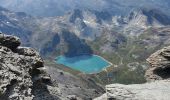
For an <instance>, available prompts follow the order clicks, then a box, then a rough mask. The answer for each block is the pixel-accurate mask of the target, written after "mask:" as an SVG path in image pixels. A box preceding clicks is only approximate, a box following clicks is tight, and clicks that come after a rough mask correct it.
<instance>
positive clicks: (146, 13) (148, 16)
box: [126, 8, 170, 26]
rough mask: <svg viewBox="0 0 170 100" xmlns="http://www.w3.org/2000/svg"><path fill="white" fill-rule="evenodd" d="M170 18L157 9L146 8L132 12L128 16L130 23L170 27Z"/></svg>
mask: <svg viewBox="0 0 170 100" xmlns="http://www.w3.org/2000/svg"><path fill="white" fill-rule="evenodd" d="M169 19H170V17H169V16H167V15H166V14H164V13H162V12H161V11H159V10H157V9H146V8H141V9H140V8H139V9H135V10H132V11H131V12H130V14H129V15H128V16H127V19H126V20H127V21H128V22H133V23H140V24H141V23H142V25H145V26H147V25H151V26H156V25H159V26H160V25H169V24H170V21H169Z"/></svg>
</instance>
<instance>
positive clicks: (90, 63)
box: [56, 55, 111, 74]
mask: <svg viewBox="0 0 170 100" xmlns="http://www.w3.org/2000/svg"><path fill="white" fill-rule="evenodd" d="M56 63H57V64H63V65H65V66H67V67H70V68H72V69H75V70H79V71H81V72H84V73H86V74H91V73H97V72H100V71H102V70H103V69H104V68H106V67H108V66H109V65H111V64H110V63H109V62H108V61H106V60H105V59H103V58H102V57H99V56H97V55H82V56H76V57H65V56H58V57H57V58H56Z"/></svg>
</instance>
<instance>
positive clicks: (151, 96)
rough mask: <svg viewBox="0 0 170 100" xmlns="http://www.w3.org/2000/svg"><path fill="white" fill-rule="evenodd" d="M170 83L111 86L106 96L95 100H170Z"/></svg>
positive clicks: (107, 89) (108, 87)
mask: <svg viewBox="0 0 170 100" xmlns="http://www.w3.org/2000/svg"><path fill="white" fill-rule="evenodd" d="M169 85H170V81H166V80H162V81H156V82H151V83H145V84H133V85H122V84H111V85H107V86H106V91H107V92H106V94H104V95H102V96H101V97H99V98H96V99H94V100H169V98H170V92H169V91H170V87H169Z"/></svg>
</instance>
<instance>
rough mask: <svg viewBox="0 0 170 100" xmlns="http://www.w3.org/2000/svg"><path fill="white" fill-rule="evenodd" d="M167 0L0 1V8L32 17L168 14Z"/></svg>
mask: <svg viewBox="0 0 170 100" xmlns="http://www.w3.org/2000/svg"><path fill="white" fill-rule="evenodd" d="M169 5H170V3H169V0H138V1H136V0H81V1H80V0H36V1H35V0H1V1H0V6H3V7H6V8H8V9H10V10H12V11H20V12H26V13H28V14H30V15H34V16H51V17H52V16H63V15H64V14H66V13H67V12H68V11H71V10H74V9H81V10H87V9H88V10H97V11H108V12H111V14H112V15H117V14H119V15H122V14H128V13H129V11H130V10H131V9H132V8H141V7H146V8H149V9H151V8H155V9H160V10H161V11H164V13H167V14H168V15H170V13H169V11H170V10H169V9H170V8H169Z"/></svg>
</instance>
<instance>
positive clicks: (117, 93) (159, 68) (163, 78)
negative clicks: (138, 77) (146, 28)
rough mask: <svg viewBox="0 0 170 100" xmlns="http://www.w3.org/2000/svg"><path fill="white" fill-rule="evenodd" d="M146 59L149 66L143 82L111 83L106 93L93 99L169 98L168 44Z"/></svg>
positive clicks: (169, 48) (169, 51) (162, 99)
mask: <svg viewBox="0 0 170 100" xmlns="http://www.w3.org/2000/svg"><path fill="white" fill-rule="evenodd" d="M147 61H148V62H149V64H150V68H149V69H148V70H147V71H146V73H145V77H146V79H147V81H148V83H145V84H132V85H122V84H111V85H107V86H106V93H105V94H103V95H102V96H100V97H98V98H96V99H94V100H107V99H109V100H169V98H170V80H169V79H170V46H169V47H165V48H163V49H162V50H159V51H157V52H156V53H154V54H152V55H151V56H150V57H149V58H148V59H147Z"/></svg>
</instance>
